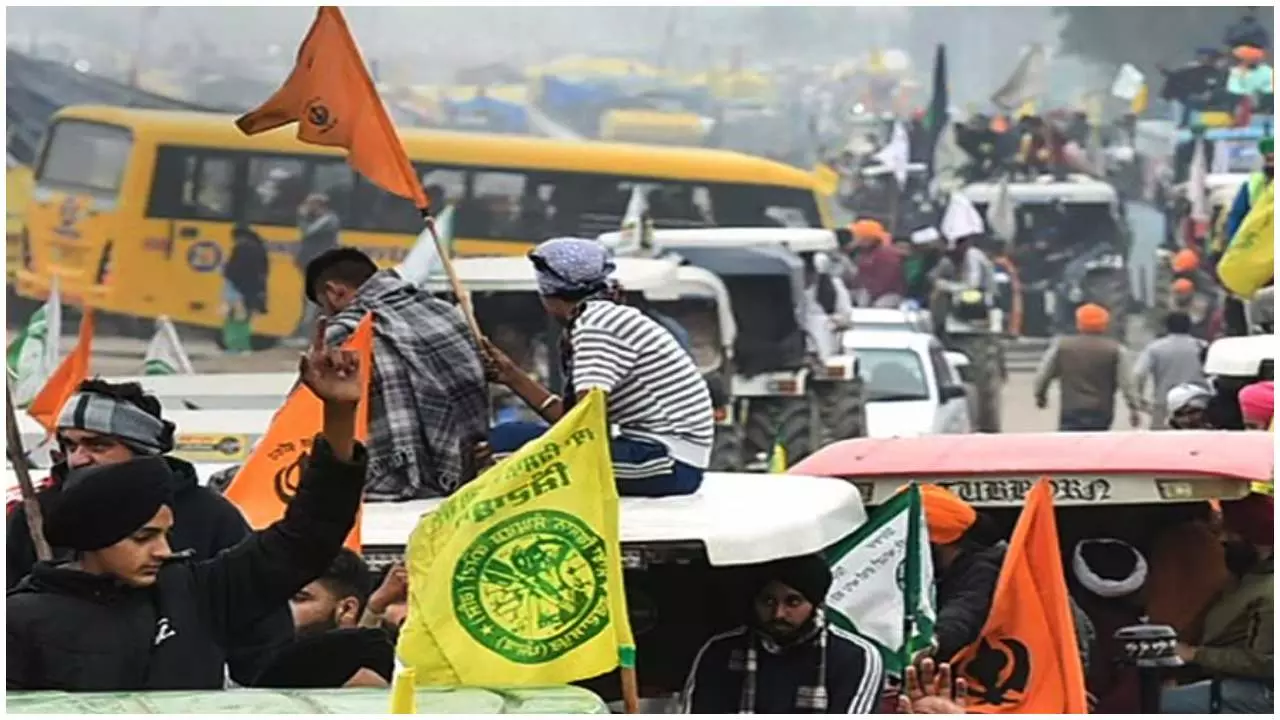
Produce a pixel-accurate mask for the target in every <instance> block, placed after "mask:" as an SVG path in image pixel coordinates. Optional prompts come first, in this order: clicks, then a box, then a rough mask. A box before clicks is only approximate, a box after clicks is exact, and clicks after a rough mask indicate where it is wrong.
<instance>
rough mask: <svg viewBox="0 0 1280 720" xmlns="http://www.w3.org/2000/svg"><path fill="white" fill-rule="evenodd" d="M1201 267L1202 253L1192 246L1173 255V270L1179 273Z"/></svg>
mask: <svg viewBox="0 0 1280 720" xmlns="http://www.w3.org/2000/svg"><path fill="white" fill-rule="evenodd" d="M1198 267H1200V255H1198V254H1197V253H1196V251H1195V250H1192V249H1191V248H1184V249H1182V250H1179V251H1178V254H1177V255H1174V256H1173V271H1174V272H1178V273H1184V272H1191V271H1192V270H1195V269H1196V268H1198Z"/></svg>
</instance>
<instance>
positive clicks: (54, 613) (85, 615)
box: [5, 338, 366, 692]
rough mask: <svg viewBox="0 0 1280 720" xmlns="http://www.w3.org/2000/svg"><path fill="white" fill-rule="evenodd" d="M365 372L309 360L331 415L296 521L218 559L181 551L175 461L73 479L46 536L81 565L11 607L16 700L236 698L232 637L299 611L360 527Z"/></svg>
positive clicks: (99, 468)
mask: <svg viewBox="0 0 1280 720" xmlns="http://www.w3.org/2000/svg"><path fill="white" fill-rule="evenodd" d="M359 364H360V359H359V357H358V356H357V355H356V353H354V352H352V351H346V350H325V349H323V347H321V346H320V342H319V339H318V338H317V341H316V343H315V345H313V347H312V348H311V350H309V351H308V353H307V354H306V355H304V356H303V359H302V361H301V376H302V382H303V383H304V384H305V385H306V386H307V387H308V388H310V389H311V391H312V392H314V393H315V394H316V395H317V396H318V397H319V398H320V399H321V401H322V402H323V407H324V410H323V430H322V431H321V432H320V433H318V434H317V435H316V438H315V444H314V445H313V446H312V454H311V461H310V463H309V464H308V465H307V467H306V469H305V470H304V471H303V474H302V479H301V481H300V482H299V484H298V489H297V494H296V495H295V496H294V498H293V500H292V502H290V503H289V504H288V506H287V507H286V509H285V514H284V517H283V518H281V519H280V520H278V521H276V522H275V523H273V524H272V525H270V526H269V527H267V528H266V529H264V530H261V531H258V532H255V533H252V534H250V535H249V536H247V537H246V538H245V539H244V541H243V542H241V543H240V544H238V545H236V546H235V547H234V548H232V549H229V550H226V551H224V552H220V553H218V554H217V555H215V556H214V557H212V558H208V559H204V560H199V561H197V560H194V559H192V558H191V557H189V556H187V555H186V554H184V553H174V552H173V550H172V549H171V547H170V545H169V540H168V538H169V537H170V536H171V534H172V532H173V531H174V530H175V527H176V525H175V521H174V514H175V513H174V508H175V507H176V504H175V499H174V492H173V486H174V484H175V480H174V478H173V474H174V468H173V466H172V465H171V464H170V463H169V462H167V461H166V459H165V458H163V457H161V456H159V455H158V454H155V453H150V454H144V455H141V456H139V457H135V458H133V459H129V460H123V461H120V462H114V463H110V464H99V465H96V466H91V467H82V468H80V469H78V470H75V471H73V472H72V473H71V474H70V475H69V477H68V478H67V481H66V483H65V485H64V486H63V488H62V490H61V492H60V493H59V496H58V499H57V501H56V502H55V503H53V504H52V506H51V507H50V512H49V514H48V515H47V516H46V520H45V532H46V534H47V537H48V539H49V542H50V544H51V545H54V546H56V547H64V548H70V549H72V550H73V551H74V552H75V555H74V559H72V560H70V561H53V562H40V563H37V564H36V565H35V567H34V568H32V572H31V574H30V575H29V576H28V577H26V578H25V579H24V580H23V581H22V582H21V583H19V584H18V586H17V587H15V588H13V589H12V590H10V591H9V593H8V597H7V598H6V599H5V613H6V620H7V627H6V648H7V650H6V658H7V664H6V667H5V674H6V688H7V689H8V690H10V691H14V690H62V691H82V692H83V691H99V692H118V691H126V690H220V689H222V688H223V687H224V686H225V684H226V676H225V671H224V664H225V663H226V661H227V656H228V652H229V648H230V647H231V645H232V643H233V640H232V638H235V637H240V636H242V635H243V634H244V633H245V632H247V631H248V630H249V629H250V628H251V627H253V626H254V625H255V624H257V623H259V622H261V621H262V620H263V619H264V618H266V617H268V616H270V615H271V614H272V613H273V612H276V611H277V609H280V610H283V609H285V606H286V603H287V602H288V600H289V598H290V597H292V596H293V595H294V594H295V593H297V592H298V591H299V590H300V589H301V588H302V587H303V586H305V585H306V584H307V583H309V582H310V581H311V580H313V579H315V578H316V577H318V576H319V575H320V574H321V573H323V572H324V570H325V568H326V567H328V566H329V563H331V562H332V561H333V558H334V557H335V556H337V554H338V550H339V549H340V548H341V547H342V543H343V541H344V540H345V538H346V537H347V534H348V533H350V532H351V528H352V527H353V526H354V525H355V521H356V514H357V512H358V511H359V509H360V498H361V494H362V491H363V486H364V477H365V465H366V454H365V451H364V448H363V447H362V446H361V445H360V444H359V443H358V442H356V440H355V425H356V408H357V403H358V402H359V400H360V396H361V394H362V388H361V387H360V373H359ZM73 400H74V399H73ZM99 416H100V415H99ZM129 439H130V441H131V442H137V441H138V440H139V439H140V438H137V437H130V438H129ZM152 447H153V446H152Z"/></svg>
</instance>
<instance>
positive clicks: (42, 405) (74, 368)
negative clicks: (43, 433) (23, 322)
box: [27, 307, 93, 433]
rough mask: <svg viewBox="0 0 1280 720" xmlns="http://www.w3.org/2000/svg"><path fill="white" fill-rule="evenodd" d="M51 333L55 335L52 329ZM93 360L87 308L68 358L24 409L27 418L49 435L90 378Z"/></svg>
mask: <svg viewBox="0 0 1280 720" xmlns="http://www.w3.org/2000/svg"><path fill="white" fill-rule="evenodd" d="M50 332H58V328H51V330H50ZM92 357H93V308H89V307H86V308H85V309H84V315H83V316H82V317H81V318H80V336H79V337H77V338H76V346H75V347H73V348H71V354H70V355H67V356H66V357H65V358H63V359H62V362H61V363H59V364H58V368H57V369H56V370H54V371H53V374H52V375H50V376H49V379H48V380H46V381H45V383H44V387H42V388H40V392H39V393H38V394H37V395H36V396H35V398H34V399H33V400H32V401H31V404H30V405H29V406H28V407H27V414H28V415H30V416H31V417H32V418H34V419H35V421H36V422H38V423H40V424H41V425H42V426H43V427H44V429H45V430H47V431H49V432H50V433H52V432H53V431H54V428H55V427H56V426H57V424H58V414H59V413H61V412H62V406H63V405H65V404H66V403H67V400H69V399H71V396H72V395H75V394H76V388H78V387H80V383H82V382H84V379H85V378H86V377H88V376H89V361H90V359H91V358H92Z"/></svg>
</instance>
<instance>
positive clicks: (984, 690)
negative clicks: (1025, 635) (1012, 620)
mask: <svg viewBox="0 0 1280 720" xmlns="http://www.w3.org/2000/svg"><path fill="white" fill-rule="evenodd" d="M962 675H963V676H964V677H965V678H966V679H968V680H969V681H970V684H969V695H971V696H972V697H974V698H977V699H979V700H980V701H981V702H982V703H984V704H986V705H991V706H993V707H999V706H1001V705H1005V704H1013V705H1017V704H1020V703H1021V702H1022V699H1023V698H1022V696H1023V694H1024V693H1026V691H1027V683H1028V682H1029V681H1030V680H1031V653H1030V652H1028V650H1027V646H1026V644H1024V643H1022V642H1020V641H1018V640H1016V639H1014V638H1000V639H998V640H996V641H995V642H994V643H993V642H991V641H989V640H988V639H987V638H983V639H982V641H981V642H979V643H978V649H977V654H976V655H975V656H974V658H973V659H972V660H970V661H968V662H967V663H965V664H964V667H963V670H962Z"/></svg>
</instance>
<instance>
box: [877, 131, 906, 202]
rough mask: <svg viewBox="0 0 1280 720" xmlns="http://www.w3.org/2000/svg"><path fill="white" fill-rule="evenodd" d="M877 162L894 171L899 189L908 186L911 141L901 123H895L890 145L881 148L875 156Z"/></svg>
mask: <svg viewBox="0 0 1280 720" xmlns="http://www.w3.org/2000/svg"><path fill="white" fill-rule="evenodd" d="M875 158H876V160H878V161H880V163H881V164H883V165H884V166H885V167H887V168H889V169H890V170H891V171H893V176H894V177H895V178H897V180H898V187H903V186H905V185H906V184H907V165H908V164H909V163H910V162H911V139H910V138H909V137H908V136H907V129H906V128H905V127H903V125H902V122H901V121H895V122H894V123H893V134H892V135H891V136H889V144H888V145H885V146H884V147H882V148H880V151H879V152H877V153H876V154H875Z"/></svg>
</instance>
